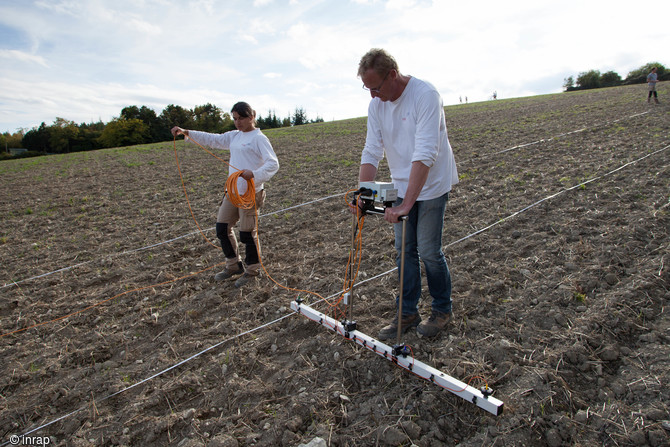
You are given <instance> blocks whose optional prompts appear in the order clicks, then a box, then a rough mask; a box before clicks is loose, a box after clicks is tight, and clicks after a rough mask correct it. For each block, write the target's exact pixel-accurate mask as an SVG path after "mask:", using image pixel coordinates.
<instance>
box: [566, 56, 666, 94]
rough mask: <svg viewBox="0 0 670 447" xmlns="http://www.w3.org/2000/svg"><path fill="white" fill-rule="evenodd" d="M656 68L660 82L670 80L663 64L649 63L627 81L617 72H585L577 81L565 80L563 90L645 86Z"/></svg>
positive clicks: (631, 73) (628, 77)
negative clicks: (648, 76) (633, 85)
mask: <svg viewBox="0 0 670 447" xmlns="http://www.w3.org/2000/svg"><path fill="white" fill-rule="evenodd" d="M654 67H656V68H657V69H658V70H657V72H656V74H657V75H658V80H659V81H667V80H669V79H670V71H669V70H667V69H666V68H665V67H664V66H663V64H659V63H658V62H649V63H648V64H645V65H643V66H641V67H640V68H638V69H635V70H633V71H631V72H630V73H628V76H626V79H622V78H621V76H619V74H618V73H617V72H615V71H608V72H605V73H600V71H599V70H589V71H584V72H581V73H579V75H578V76H577V79H576V80H575V78H574V77H572V76H569V77H567V78H565V79H564V80H563V89H564V90H565V91H566V92H570V91H574V90H588V89H592V88H603V87H616V86H618V85H630V84H644V83H646V82H647V75H648V74H649V73H650V72H651V69H652V68H654Z"/></svg>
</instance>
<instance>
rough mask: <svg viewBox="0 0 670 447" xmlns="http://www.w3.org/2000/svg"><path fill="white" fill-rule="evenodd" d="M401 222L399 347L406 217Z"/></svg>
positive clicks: (397, 343) (401, 218) (397, 341)
mask: <svg viewBox="0 0 670 447" xmlns="http://www.w3.org/2000/svg"><path fill="white" fill-rule="evenodd" d="M400 220H401V221H402V233H401V234H402V236H401V237H400V245H401V248H400V293H399V294H398V336H397V339H396V345H400V338H401V336H402V295H403V285H404V284H403V283H404V281H405V231H406V228H407V216H401V217H400Z"/></svg>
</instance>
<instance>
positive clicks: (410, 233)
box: [394, 193, 451, 315]
mask: <svg viewBox="0 0 670 447" xmlns="http://www.w3.org/2000/svg"><path fill="white" fill-rule="evenodd" d="M448 199H449V193H446V194H444V195H443V196H441V197H438V198H436V199H431V200H424V201H417V202H416V203H415V204H414V206H413V207H412V209H411V210H410V212H409V214H408V217H407V222H406V224H405V225H407V226H406V228H405V278H404V280H403V297H402V314H403V315H413V314H416V313H418V312H419V309H418V305H419V298H421V263H420V260H421V261H423V265H424V266H425V268H426V279H427V280H428V290H429V291H430V296H431V297H432V298H433V303H432V308H433V310H434V311H438V312H443V313H450V312H451V274H450V273H449V267H447V260H446V258H445V257H444V253H443V252H442V228H443V226H444V210H445V208H446V206H447V200H448ZM401 203H402V199H398V200H397V201H396V203H395V206H399V205H400V204H401ZM402 225H403V224H402V222H400V223H397V224H395V225H394V230H395V248H396V251H397V253H398V256H397V259H396V264H397V266H398V279H400V260H401V250H402ZM396 306H397V299H396Z"/></svg>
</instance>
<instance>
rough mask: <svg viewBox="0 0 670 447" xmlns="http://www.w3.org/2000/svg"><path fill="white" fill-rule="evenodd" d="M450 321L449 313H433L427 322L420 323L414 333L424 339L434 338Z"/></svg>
mask: <svg viewBox="0 0 670 447" xmlns="http://www.w3.org/2000/svg"><path fill="white" fill-rule="evenodd" d="M450 320H451V313H448V314H445V313H442V312H437V311H435V310H434V311H433V312H432V313H431V315H430V318H428V321H426V322H425V323H421V324H420V325H419V327H417V328H416V332H417V333H418V334H420V335H422V336H424V337H435V336H436V335H437V334H439V333H440V332H441V331H442V329H444V328H445V327H446V326H447V324H448V323H449V321H450Z"/></svg>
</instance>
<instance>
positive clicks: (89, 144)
mask: <svg viewBox="0 0 670 447" xmlns="http://www.w3.org/2000/svg"><path fill="white" fill-rule="evenodd" d="M103 130H105V123H103V122H102V121H98V122H97V123H89V124H86V123H82V124H80V125H79V133H78V135H77V137H76V138H75V139H74V141H72V147H71V150H72V151H90V150H93V149H100V147H101V146H100V142H99V141H98V138H99V137H100V135H102V131H103Z"/></svg>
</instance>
